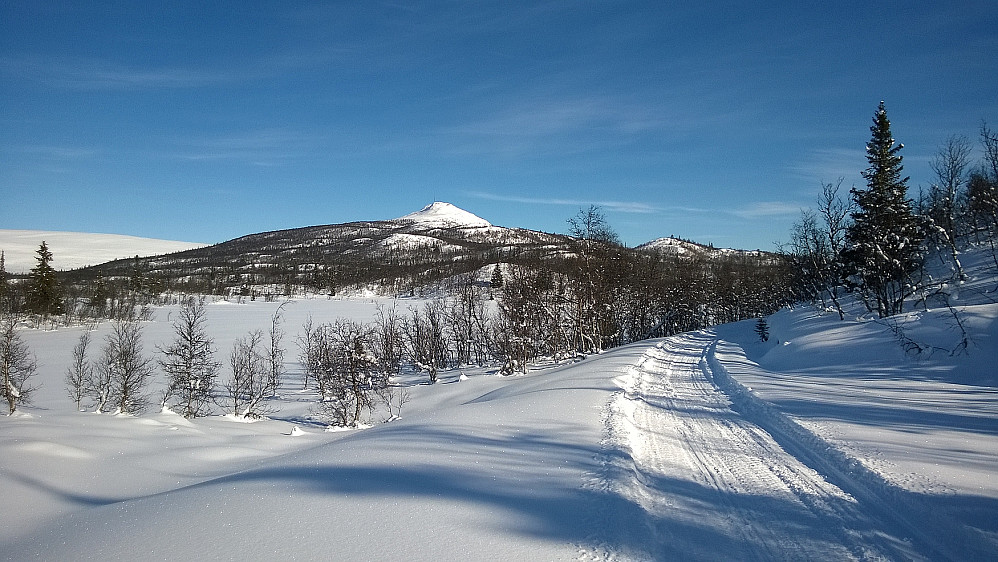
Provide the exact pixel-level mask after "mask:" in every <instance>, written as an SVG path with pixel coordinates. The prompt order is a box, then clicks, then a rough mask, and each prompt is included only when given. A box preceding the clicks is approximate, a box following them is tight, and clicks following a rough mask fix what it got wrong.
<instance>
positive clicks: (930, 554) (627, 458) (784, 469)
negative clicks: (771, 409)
mask: <svg viewBox="0 0 998 562" xmlns="http://www.w3.org/2000/svg"><path fill="white" fill-rule="evenodd" d="M714 345H716V338H715V337H714V336H713V334H712V333H710V332H700V333H693V334H683V335H679V336H675V337H672V338H669V339H667V340H664V341H663V342H662V343H660V344H659V345H657V346H655V347H653V348H650V349H649V350H648V351H647V352H646V353H645V354H644V356H643V357H642V359H641V360H640V361H639V362H638V363H637V365H635V366H634V367H632V368H631V369H629V371H628V372H627V373H625V374H624V375H623V376H622V377H620V378H619V379H618V384H620V385H621V387H622V388H623V392H622V393H621V394H619V395H618V396H617V398H616V399H615V401H614V402H613V403H612V404H611V412H610V415H609V416H608V418H607V425H608V433H609V435H608V438H607V443H605V444H604V450H605V451H607V453H606V455H607V460H606V464H607V474H606V479H607V480H606V487H607V488H609V489H612V490H613V491H614V492H616V493H618V494H620V495H621V496H623V497H625V498H627V499H628V500H629V501H631V502H634V503H636V504H638V505H640V506H641V507H642V509H643V511H644V513H645V514H646V516H645V523H646V525H647V529H646V532H647V533H648V542H647V549H648V552H647V554H648V555H649V556H650V557H653V558H656V559H673V558H676V559H678V558H683V559H697V558H700V559H712V560H716V559H730V560H773V559H785V560H804V559H811V560H817V559H823V560H847V559H858V560H868V559H889V560H899V559H900V560H912V559H913V560H920V559H940V558H942V559H945V558H950V557H953V556H959V554H954V553H953V552H951V551H948V550H946V549H944V548H937V546H936V545H934V543H932V542H931V539H930V540H929V541H925V540H923V539H924V537H926V536H931V535H932V534H933V533H938V532H939V529H938V528H935V527H933V526H932V525H931V523H928V522H926V523H923V527H918V526H917V525H918V524H917V522H912V521H911V520H910V519H898V518H893V517H890V516H889V515H888V514H889V513H890V511H891V510H894V509H903V508H905V507H907V506H906V505H901V504H899V503H897V502H895V501H894V500H893V499H892V498H891V497H890V496H889V495H887V496H886V497H881V496H879V495H874V494H867V493H864V494H863V495H862V496H855V495H852V494H851V493H847V492H846V491H843V489H842V488H840V487H839V486H836V485H834V484H832V483H831V482H830V481H829V479H827V478H826V477H825V476H823V473H824V469H825V468H826V467H825V466H822V465H821V463H820V462H819V463H816V462H814V460H813V459H811V458H808V459H807V463H805V462H802V460H801V459H799V458H797V457H795V456H793V455H792V454H790V453H788V452H787V450H791V451H793V450H796V449H795V448H794V447H787V448H786V449H785V448H784V447H783V446H781V445H780V444H779V443H777V440H774V438H773V437H772V436H771V434H770V432H769V431H768V428H764V427H762V426H764V425H768V424H766V423H765V420H764V419H763V418H762V417H761V416H759V415H757V416H745V415H743V414H741V413H740V412H739V411H738V410H736V409H735V408H733V407H732V402H731V400H730V399H729V397H728V395H727V394H725V392H724V391H723V390H722V389H721V388H719V387H718V386H717V385H716V384H715V381H714V374H713V373H712V367H711V363H715V368H719V365H716V361H715V360H713V358H712V353H713V347H714ZM734 384H737V383H734ZM750 418H751V419H750ZM784 437H785V436H784ZM612 451H617V452H616V453H613V452H612ZM819 454H820V453H819ZM829 464H834V461H829ZM809 465H810V466H809ZM815 465H818V466H817V469H818V470H821V471H822V473H819V472H818V471H816V470H815V469H814V468H812V466H815ZM831 480H833V481H837V482H839V483H841V481H844V480H848V475H844V474H842V473H841V471H840V474H838V475H837V478H833V479H831ZM846 489H850V487H849V486H846ZM856 489H865V488H861V487H857V488H856ZM850 491H851V490H850ZM882 502H887V505H883V504H882ZM912 537H915V538H914V539H913V538H912Z"/></svg>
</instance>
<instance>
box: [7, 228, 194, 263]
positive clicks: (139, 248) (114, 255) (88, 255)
mask: <svg viewBox="0 0 998 562" xmlns="http://www.w3.org/2000/svg"><path fill="white" fill-rule="evenodd" d="M43 241H44V242H45V243H46V244H47V245H48V248H49V251H50V252H52V264H51V265H52V267H54V268H56V269H58V270H68V269H77V268H80V267H86V266H88V265H97V264H101V263H105V262H109V261H112V260H117V259H122V258H131V257H135V256H155V255H160V254H171V253H174V252H181V251H184V250H190V249H192V248H202V247H204V246H207V244H199V243H196V242H177V241H173V240H157V239H154V238H140V237H137V236H125V235H121V234H86V233H82V232H58V231H43V230H0V250H3V252H4V262H5V263H4V265H5V268H6V270H7V272H8V273H27V272H28V271H29V270H30V269H31V268H32V267H35V264H36V261H35V252H36V251H37V250H38V246H40V245H41V243H42V242H43Z"/></svg>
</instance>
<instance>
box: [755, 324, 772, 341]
mask: <svg viewBox="0 0 998 562" xmlns="http://www.w3.org/2000/svg"><path fill="white" fill-rule="evenodd" d="M755 333H756V335H757V336H759V341H761V342H767V341H769V324H768V323H767V322H766V319H765V318H760V319H759V320H758V321H757V322H756V323H755Z"/></svg>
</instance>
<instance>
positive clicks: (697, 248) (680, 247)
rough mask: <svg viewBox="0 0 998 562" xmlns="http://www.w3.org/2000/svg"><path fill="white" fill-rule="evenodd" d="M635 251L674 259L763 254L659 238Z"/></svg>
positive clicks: (671, 238) (676, 239) (670, 238)
mask: <svg viewBox="0 0 998 562" xmlns="http://www.w3.org/2000/svg"><path fill="white" fill-rule="evenodd" d="M635 250H638V251H642V252H654V253H657V254H661V255H665V256H672V257H688V258H692V257H700V256H703V257H722V256H736V255H752V256H758V255H760V254H761V253H762V252H759V251H757V250H734V249H730V248H714V247H712V246H704V245H703V244H697V243H696V242H690V241H688V240H683V239H680V238H673V237H671V236H670V237H666V238H657V239H655V240H652V241H651V242H645V243H644V244H641V245H640V246H638V247H636V248H635Z"/></svg>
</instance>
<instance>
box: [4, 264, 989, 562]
mask: <svg viewBox="0 0 998 562" xmlns="http://www.w3.org/2000/svg"><path fill="white" fill-rule="evenodd" d="M989 284H990V285H989ZM993 284H994V280H993V279H988V280H984V281H981V282H980V283H978V284H977V285H974V286H972V287H971V286H968V287H965V288H964V291H963V294H962V295H961V300H960V301H958V302H960V303H961V305H964V306H965V308H964V309H963V310H962V312H963V314H964V319H965V320H966V322H967V325H968V326H969V327H970V328H971V334H972V336H973V343H972V344H971V346H970V348H969V350H968V352H967V353H963V354H957V355H955V356H950V355H949V353H948V352H947V351H946V350H947V349H952V348H953V347H954V344H955V343H956V342H957V341H958V340H959V337H958V335H959V334H958V333H957V332H956V331H954V330H953V326H952V320H951V317H950V316H949V313H948V312H947V311H946V310H935V311H929V312H924V311H918V312H915V313H912V314H909V315H907V316H906V317H904V318H902V320H903V321H904V322H905V323H904V326H905V327H906V333H907V334H908V335H909V336H910V337H911V338H913V339H915V340H918V341H920V342H922V343H925V344H931V345H933V346H935V348H936V349H928V348H927V350H926V351H925V352H923V353H922V354H921V355H918V356H912V355H909V354H906V353H905V352H904V351H903V350H902V347H901V346H900V345H899V343H898V342H897V340H896V337H895V335H894V333H893V332H892V331H891V330H889V329H888V326H885V325H884V324H882V323H880V322H879V321H875V320H872V319H869V318H865V317H864V318H858V316H859V311H858V309H851V310H850V312H851V313H852V316H851V317H850V318H847V320H846V321H844V322H843V321H839V320H838V317H837V315H835V314H831V313H824V314H819V313H818V312H817V311H815V310H813V309H810V308H801V309H797V310H794V311H783V312H781V313H779V314H777V315H775V316H773V317H772V318H770V330H771V339H770V340H769V341H768V342H766V343H761V342H759V341H758V338H757V337H756V335H755V334H754V332H753V328H754V323H752V322H745V323H740V324H734V325H728V326H722V327H719V328H717V329H714V330H709V331H704V332H698V333H693V334H682V335H678V336H675V337H672V338H667V339H664V340H653V341H647V342H640V343H637V344H632V345H630V346H626V347H623V348H619V349H616V350H613V351H611V352H608V353H605V354H602V355H598V356H594V357H589V358H587V359H586V360H584V361H581V362H578V363H574V364H568V365H563V366H560V367H553V368H548V369H544V370H538V371H534V372H532V373H530V374H528V375H525V376H518V377H508V378H507V377H500V376H495V375H493V374H490V372H489V371H488V370H484V371H483V370H454V371H448V372H446V373H443V375H442V376H441V380H440V382H438V383H437V384H435V385H428V384H423V379H419V378H412V379H407V380H406V384H408V385H409V392H410V395H411V400H410V401H409V402H408V403H407V404H406V405H405V407H404V409H403V412H402V416H401V419H398V420H395V421H392V422H389V423H374V424H373V425H372V426H371V427H369V428H367V429H360V430H350V431H337V432H329V431H324V428H323V427H322V426H321V425H320V424H318V423H316V422H313V421H311V420H310V418H309V410H310V407H311V403H310V400H312V399H313V398H314V396H313V395H312V394H311V393H309V392H302V391H301V390H300V378H299V376H300V375H298V372H299V370H298V367H297V365H296V364H295V363H294V361H293V357H294V356H295V355H296V353H297V350H296V348H295V346H294V343H293V336H294V335H295V334H296V333H297V332H299V331H300V327H301V324H302V322H303V321H304V320H305V318H306V317H307V316H308V315H312V317H313V319H314V320H315V321H316V322H325V321H331V320H333V319H334V318H336V317H337V316H346V317H352V318H358V319H361V320H369V319H371V318H372V317H373V315H374V314H375V306H376V304H377V302H378V301H375V300H371V299H361V298H356V299H329V300H319V299H316V300H300V301H296V302H293V303H291V304H289V305H287V306H286V307H285V309H284V311H285V317H286V319H285V323H284V326H285V329H286V330H287V332H288V334H289V336H288V337H287V338H286V339H285V341H286V344H287V347H288V355H287V358H288V367H289V370H291V371H292V374H291V375H290V376H289V377H288V379H287V381H286V382H285V385H284V387H283V388H282V390H281V392H280V397H279V398H278V399H276V400H274V401H273V404H274V405H275V406H278V407H279V408H280V409H279V411H278V412H276V413H274V414H273V415H271V417H270V419H269V420H263V421H258V422H255V423H241V422H238V421H236V420H233V419H230V418H227V417H223V416H213V417H208V418H200V419H197V420H194V421H188V420H185V419H183V418H181V417H179V416H176V415H173V414H170V413H162V412H158V411H156V409H155V408H151V409H150V411H149V412H148V413H145V414H143V415H141V416H137V417H120V416H112V415H107V414H103V415H98V414H93V413H80V412H75V411H74V405H73V404H72V402H71V401H70V399H69V398H68V397H66V396H65V392H64V389H63V387H64V385H63V383H62V378H63V374H64V372H65V370H66V367H67V365H68V363H69V361H70V353H71V348H72V346H73V344H74V343H75V341H76V338H77V337H78V336H79V332H80V329H79V328H64V329H60V330H58V331H51V332H50V331H37V330H25V331H24V332H22V335H23V336H24V338H25V339H26V340H27V342H28V343H29V345H30V346H31V347H32V349H33V350H34V351H35V353H36V354H37V355H38V359H39V370H40V373H39V376H38V377H37V381H36V382H40V383H42V387H41V388H40V389H39V391H38V393H37V395H36V400H35V404H34V405H33V406H29V407H25V408H24V409H23V412H19V413H18V414H15V415H14V416H13V417H9V418H8V417H2V418H0V480H2V485H3V488H2V489H3V491H4V492H3V494H4V499H5V508H4V509H3V510H2V511H0V552H2V553H3V557H4V558H6V559H13V560H23V559H46V560H63V559H108V558H111V559H163V558H170V559H184V558H195V559H340V560H355V559H388V558H390V559H406V560H410V559H411V560H430V559H433V560H440V559H444V560H458V559H460V560H469V559H474V560H514V559H515V560H525V559H530V560H559V559H590V560H606V559H617V560H627V559H658V560H675V559H684V560H696V559H703V560H746V559H756V560H758V559H786V560H801V559H820V560H829V559H835V560H841V559H860V560H864V559H888V560H906V559H915V560H920V559H929V560H940V559H942V560H945V559H951V560H985V559H994V556H995V552H998V389H996V386H998V381H996V375H995V373H996V368H995V365H996V364H998V354H996V347H998V345H996V343H998V342H996V338H998V304H994V298H993V297H994V293H993V292H992V291H993V290H994V289H995V287H994V286H993ZM382 302H387V301H382ZM409 304H418V303H415V302H412V303H409V302H407V301H400V306H401V307H402V308H403V309H404V308H405V307H406V306H408V305H409ZM277 306H278V303H265V302H248V303H245V304H234V303H226V302H224V301H222V302H217V303H215V304H212V305H210V306H209V312H208V320H209V332H210V333H211V335H212V336H213V337H214V338H215V340H216V344H217V346H218V348H219V350H220V352H219V356H218V358H219V360H222V361H225V360H226V359H227V354H228V350H229V349H230V346H231V344H232V341H233V340H234V339H235V338H237V337H239V336H242V335H243V334H244V333H245V332H246V331H248V330H252V329H266V328H267V327H268V325H269V321H270V316H271V314H273V312H274V311H275V310H276V308H277ZM175 316H176V309H175V308H171V307H165V308H161V309H157V310H156V317H155V320H154V321H152V322H147V323H144V324H143V326H144V330H145V332H144V335H145V340H144V341H145V344H146V351H147V352H148V353H152V352H153V350H154V348H155V346H156V345H157V344H158V345H163V344H164V343H166V342H167V341H168V340H169V339H170V324H169V321H170V319H171V318H174V317H175ZM107 330H108V326H107V325H106V324H105V325H102V326H101V327H100V328H99V331H98V334H97V337H96V338H95V341H97V342H99V341H100V339H101V338H102V337H103V334H104V333H106V332H107ZM462 375H464V376H462ZM153 390H155V389H153ZM372 421H375V422H377V421H378V420H372ZM296 428H297V430H296Z"/></svg>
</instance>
